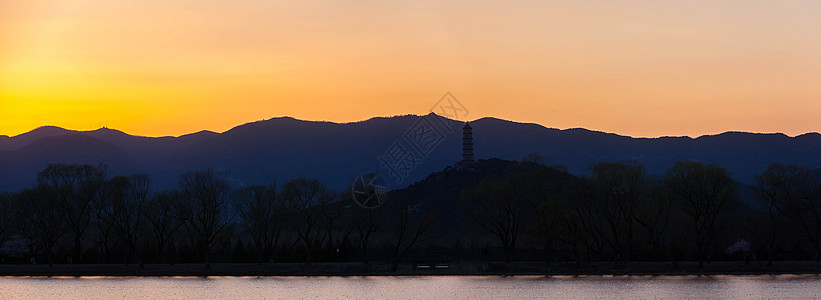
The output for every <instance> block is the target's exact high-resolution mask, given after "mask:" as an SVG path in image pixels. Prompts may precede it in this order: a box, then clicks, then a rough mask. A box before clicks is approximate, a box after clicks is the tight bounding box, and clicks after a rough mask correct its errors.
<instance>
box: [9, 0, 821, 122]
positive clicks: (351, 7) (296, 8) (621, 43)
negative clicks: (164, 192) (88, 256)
mask: <svg viewBox="0 0 821 300" xmlns="http://www.w3.org/2000/svg"><path fill="white" fill-rule="evenodd" d="M447 91H450V92H452V93H453V94H454V95H455V96H456V97H457V98H458V99H459V100H460V101H461V102H462V103H463V104H464V105H465V106H466V107H467V108H468V109H469V110H470V114H469V115H468V117H467V119H477V118H481V117H485V116H493V117H498V118H504V119H509V120H514V121H519V122H534V123H539V124H542V125H544V126H547V127H555V128H562V129H564V128H574V127H583V128H588V129H593V130H601V131H606V132H614V133H618V134H624V135H630V136H638V137H656V136H668V135H674V136H678V135H688V136H700V135H703V134H714V133H720V132H724V131H730V130H737V131H754V132H783V133H786V134H789V135H797V134H802V133H806V132H816V131H821V1H817V0H726V1H722V0H689V1H659V0H647V1H633V0H620V1H612V0H596V1H564V0H562V1H550V0H541V1H466V0H465V1H441V0H431V1H427V0H421V1H418V0H417V1H406V2H392V1H329V0H325V1H316V0H302V1H270V0H268V1H263V0H234V1H217V0H198V1H195V0H190V1H189V0H162V1H160V0H140V1H134V0H95V1H91V0H74V1H64V0H25V1H21V0H0V134H1V135H17V134H20V133H23V132H26V131H29V130H31V129H34V128H36V127H39V126H42V125H56V126H61V127H64V128H69V129H76V130H89V129H96V128H99V127H100V126H107V127H110V128H116V129H120V130H123V131H125V132H127V133H130V134H136V135H146V136H165V135H180V134H185V133H191V132H195V131H199V130H203V129H207V130H213V131H218V132H221V131H225V130H228V129H230V128H231V127H233V126H236V125H239V124H243V123H246V122H251V121H256V120H260V119H268V118H271V117H277V116H292V117H296V118H300V119H307V120H328V121H336V122H350V121H359V120H364V119H368V118H371V117H375V116H392V115H403V114H426V113H427V112H428V111H429V109H430V108H431V106H432V105H433V104H434V103H435V102H436V100H438V99H439V97H441V96H442V95H443V94H445V92H447Z"/></svg>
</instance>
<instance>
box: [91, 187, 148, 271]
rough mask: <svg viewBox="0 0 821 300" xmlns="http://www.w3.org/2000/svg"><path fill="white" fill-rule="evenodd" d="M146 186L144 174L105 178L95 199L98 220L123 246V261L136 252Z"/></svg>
mask: <svg viewBox="0 0 821 300" xmlns="http://www.w3.org/2000/svg"><path fill="white" fill-rule="evenodd" d="M149 187H150V180H149V178H148V176H147V175H143V174H138V175H132V176H129V177H125V176H117V177H114V178H112V179H111V180H108V181H107V182H106V184H105V186H104V187H103V189H102V190H103V192H102V193H101V196H100V197H98V198H97V201H95V212H96V215H97V219H98V222H99V223H100V224H101V225H103V226H104V227H106V228H108V229H110V230H112V231H113V232H114V234H115V235H116V236H117V237H118V239H119V240H120V241H121V242H122V243H123V244H124V246H125V247H126V249H127V254H126V261H125V263H126V265H128V264H129V262H130V260H131V258H132V256H133V255H134V254H135V253H137V252H138V250H137V237H138V236H137V235H138V233H139V229H140V227H141V225H142V223H143V219H142V217H143V215H144V214H143V207H144V205H145V202H146V200H147V199H148V191H149ZM102 230H105V228H102Z"/></svg>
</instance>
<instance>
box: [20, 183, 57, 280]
mask: <svg viewBox="0 0 821 300" xmlns="http://www.w3.org/2000/svg"><path fill="white" fill-rule="evenodd" d="M59 198H60V196H59V195H57V193H56V191H55V190H54V189H53V188H51V187H48V186H44V185H39V186H37V187H35V188H32V189H26V190H23V191H22V192H20V194H17V196H16V197H14V199H13V200H12V201H13V203H12V205H13V207H14V210H15V212H16V213H15V215H14V216H13V218H14V220H15V221H14V223H15V224H17V227H18V229H17V231H18V232H20V233H22V234H23V235H24V236H25V237H26V240H27V241H28V242H29V243H30V245H29V249H31V250H32V251H33V252H40V253H42V254H43V255H45V256H46V262H47V263H48V264H49V265H54V260H53V259H52V257H53V255H54V246H55V245H56V244H57V241H58V240H59V239H60V238H61V237H62V236H63V235H64V234H65V233H66V229H67V228H66V223H65V218H64V214H63V212H62V211H61V209H60V206H59V204H60V203H59V201H60V199H59Z"/></svg>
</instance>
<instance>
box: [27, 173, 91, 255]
mask: <svg viewBox="0 0 821 300" xmlns="http://www.w3.org/2000/svg"><path fill="white" fill-rule="evenodd" d="M103 181H104V172H103V170H102V168H99V169H98V168H95V167H92V166H90V165H64V164H50V165H48V167H46V168H45V169H44V170H43V171H40V173H39V174H37V182H39V183H40V184H41V185H43V186H46V187H49V188H52V189H54V191H55V192H56V195H57V196H58V197H57V200H58V205H59V207H60V211H61V212H62V213H63V218H64V219H65V223H66V224H67V225H68V228H69V230H70V231H71V233H72V234H73V237H74V250H73V252H72V256H73V257H76V258H78V259H81V256H82V246H83V245H82V241H83V235H84V234H85V232H86V230H87V229H88V227H89V225H90V224H91V205H92V201H93V200H94V198H95V197H97V196H98V195H97V194H98V192H99V191H100V187H101V186H102V184H103Z"/></svg>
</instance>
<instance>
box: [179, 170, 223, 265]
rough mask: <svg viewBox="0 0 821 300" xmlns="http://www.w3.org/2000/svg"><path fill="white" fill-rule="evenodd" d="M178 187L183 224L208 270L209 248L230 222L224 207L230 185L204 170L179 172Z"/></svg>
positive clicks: (211, 172)
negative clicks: (181, 173)
mask: <svg viewBox="0 0 821 300" xmlns="http://www.w3.org/2000/svg"><path fill="white" fill-rule="evenodd" d="M180 189H181V190H182V201H181V203H180V204H181V210H180V212H181V213H180V216H181V217H182V218H183V220H184V227H185V229H186V230H187V231H188V235H189V238H190V239H191V245H192V246H193V247H194V250H195V251H197V252H199V253H200V255H202V256H203V258H204V260H205V269H206V270H211V248H212V247H213V246H214V243H215V241H216V240H217V238H218V237H219V236H220V234H222V233H223V231H224V230H225V228H226V227H227V226H228V225H229V224H230V223H231V217H230V214H229V213H228V211H227V207H226V206H227V204H228V196H229V192H230V190H231V188H230V186H229V185H228V181H227V180H226V178H225V177H224V176H222V175H218V174H216V173H214V171H212V170H207V171H201V172H192V173H185V174H183V175H181V176H180Z"/></svg>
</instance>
